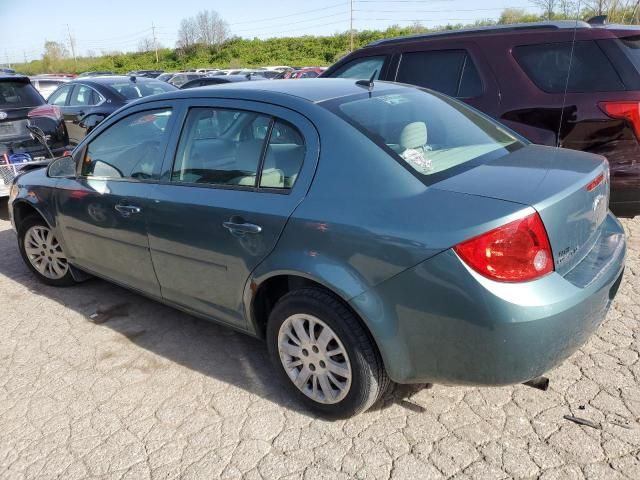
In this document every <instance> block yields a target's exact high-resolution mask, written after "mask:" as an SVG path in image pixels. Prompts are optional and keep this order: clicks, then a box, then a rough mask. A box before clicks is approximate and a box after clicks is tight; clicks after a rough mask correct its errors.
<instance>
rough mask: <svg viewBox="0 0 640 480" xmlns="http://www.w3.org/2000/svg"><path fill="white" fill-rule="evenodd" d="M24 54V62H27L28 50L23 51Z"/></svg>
mask: <svg viewBox="0 0 640 480" xmlns="http://www.w3.org/2000/svg"><path fill="white" fill-rule="evenodd" d="M22 56H23V57H24V63H27V52H25V51H24V50H23V51H22Z"/></svg>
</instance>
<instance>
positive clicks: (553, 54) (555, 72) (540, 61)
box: [513, 40, 625, 93]
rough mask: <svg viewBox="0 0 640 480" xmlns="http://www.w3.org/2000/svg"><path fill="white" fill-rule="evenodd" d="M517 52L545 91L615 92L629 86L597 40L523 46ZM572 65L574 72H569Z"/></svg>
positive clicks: (518, 58) (519, 61)
mask: <svg viewBox="0 0 640 480" xmlns="http://www.w3.org/2000/svg"><path fill="white" fill-rule="evenodd" d="M513 54H514V57H515V59H516V60H517V61H518V63H519V64H520V66H521V67H522V69H523V70H524V71H525V73H526V74H527V76H528V77H529V78H530V79H531V80H532V81H533V83H535V85H536V86H537V87H538V88H539V89H540V90H542V91H544V92H547V93H563V92H564V91H565V87H566V88H567V92H569V93H588V92H615V91H622V90H624V89H625V86H624V84H623V83H622V80H621V79H620V77H619V76H618V73H617V72H616V70H615V69H614V67H613V65H612V64H611V62H610V61H609V59H608V58H607V56H606V55H605V54H604V52H603V51H602V49H601V48H600V47H599V46H598V44H597V43H596V42H594V41H590V40H589V41H579V42H575V45H574V46H572V44H571V42H564V43H546V44H538V45H522V46H519V47H516V48H514V50H513ZM569 66H571V75H569Z"/></svg>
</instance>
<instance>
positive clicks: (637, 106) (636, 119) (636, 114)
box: [598, 102, 640, 139]
mask: <svg viewBox="0 0 640 480" xmlns="http://www.w3.org/2000/svg"><path fill="white" fill-rule="evenodd" d="M598 105H599V106H600V109H601V110H602V111H603V112H604V113H606V114H607V115H609V116H610V117H611V118H622V119H624V120H627V121H628V122H629V123H630V124H631V126H632V127H633V131H634V132H635V134H636V137H638V138H639V139H640V102H600V103H599V104H598Z"/></svg>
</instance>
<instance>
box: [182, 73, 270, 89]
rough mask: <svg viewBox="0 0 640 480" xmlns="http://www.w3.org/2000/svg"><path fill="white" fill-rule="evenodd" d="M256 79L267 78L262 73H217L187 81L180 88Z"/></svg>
mask: <svg viewBox="0 0 640 480" xmlns="http://www.w3.org/2000/svg"><path fill="white" fill-rule="evenodd" d="M255 80H266V78H264V77H263V76H261V75H216V76H213V77H201V78H196V79H195V80H191V81H189V82H187V83H185V84H184V85H182V86H181V87H180V90H186V89H187V88H195V87H205V86H207V85H221V84H223V83H236V82H248V81H255Z"/></svg>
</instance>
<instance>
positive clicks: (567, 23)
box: [364, 20, 640, 48]
mask: <svg viewBox="0 0 640 480" xmlns="http://www.w3.org/2000/svg"><path fill="white" fill-rule="evenodd" d="M576 28H577V29H578V30H589V29H594V30H596V29H605V30H621V29H623V26H622V25H617V24H613V23H612V24H589V23H587V22H583V21H575V20H557V21H547V22H531V23H512V24H507V25H492V26H488V27H473V28H462V29H459V30H444V31H441V32H432V33H420V34H416V35H405V36H402V37H392V38H384V39H381V40H376V41H373V42H370V43H368V44H367V45H365V46H364V48H370V47H378V46H383V45H392V44H396V43H404V42H415V41H420V40H430V39H437V38H443V37H445V38H446V37H461V36H467V35H475V34H487V33H495V34H500V33H503V34H508V33H514V32H526V31H538V30H553V31H559V30H573V29H576ZM624 29H629V28H628V27H627V28H624ZM631 29H635V30H640V28H638V27H637V26H632V27H631Z"/></svg>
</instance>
